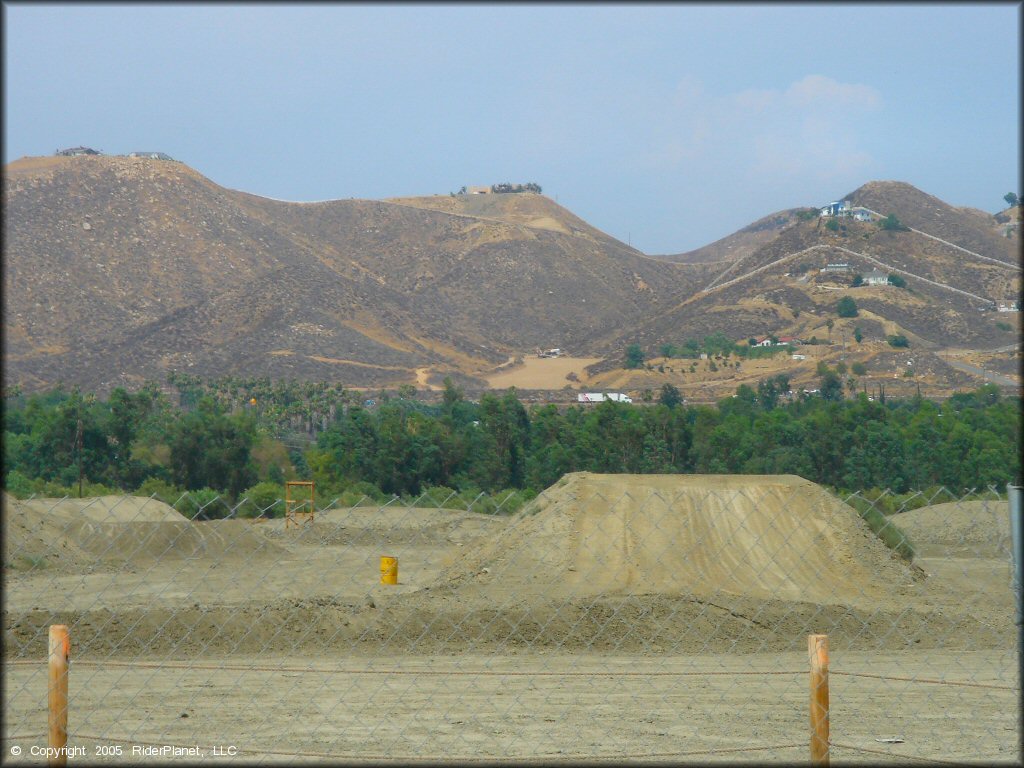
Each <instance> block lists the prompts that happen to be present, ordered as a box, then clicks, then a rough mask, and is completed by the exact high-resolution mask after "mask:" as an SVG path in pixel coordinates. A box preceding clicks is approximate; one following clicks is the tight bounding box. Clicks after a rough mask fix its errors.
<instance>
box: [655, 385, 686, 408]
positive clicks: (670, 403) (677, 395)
mask: <svg viewBox="0 0 1024 768" xmlns="http://www.w3.org/2000/svg"><path fill="white" fill-rule="evenodd" d="M658 402H659V403H661V405H664V406H665V407H666V408H675V407H676V406H677V405H682V403H683V395H682V393H681V392H680V391H679V389H678V388H677V387H674V386H672V385H671V384H662V385H661V392H659V393H658Z"/></svg>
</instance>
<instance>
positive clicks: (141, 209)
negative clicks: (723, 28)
mask: <svg viewBox="0 0 1024 768" xmlns="http://www.w3.org/2000/svg"><path fill="white" fill-rule="evenodd" d="M846 197H847V199H850V200H852V201H853V202H854V203H855V204H858V205H863V206H866V207H868V208H871V209H872V210H875V211H878V212H879V213H881V214H888V213H894V214H896V215H897V216H898V217H899V218H900V219H901V221H903V222H905V223H906V224H908V225H910V226H911V227H913V228H914V230H916V231H901V232H889V231H883V230H881V229H880V227H879V226H878V224H877V223H875V222H863V223H862V222H855V221H853V220H849V219H844V220H843V221H842V223H841V226H840V227H839V228H838V229H837V230H835V231H833V230H830V229H829V228H828V227H826V226H825V223H824V220H822V219H821V218H819V217H816V216H813V217H809V218H808V217H801V216H799V215H798V214H799V213H800V211H799V210H798V209H793V210H790V211H782V212H779V213H777V214H772V215H771V216H768V217H765V218H763V219H761V220H759V221H758V222H755V223H753V224H751V225H750V226H748V227H745V228H744V229H743V230H740V231H739V232H737V233H736V234H735V235H732V236H730V237H728V238H723V239H722V240H720V241H718V242H717V243H712V244H711V245H709V246H706V247H705V248H703V249H698V251H693V252H690V253H689V254H682V255H680V256H679V257H676V258H677V260H679V261H684V262H685V261H692V262H693V263H671V262H670V261H668V260H666V259H655V258H649V257H646V256H644V255H643V254H641V253H639V252H638V251H636V250H635V249H633V248H630V247H628V246H627V245H625V244H623V243H621V242H619V241H617V240H615V239H614V238H612V237H610V236H608V235H607V234H605V233H603V232H601V231H600V230H598V229H596V228H594V227H592V226H590V225H589V224H587V223H586V222H584V221H583V220H581V219H579V218H578V217H577V216H575V215H573V214H572V213H571V212H569V211H567V210H566V209H564V208H562V207H561V206H559V205H557V204H556V203H555V202H554V201H552V200H550V199H549V198H546V197H544V196H543V195H540V194H535V193H507V194H483V195H471V194H461V195H448V196H431V197H420V198H394V199H391V200H381V201H373V200H335V201H328V202H319V203H289V202H283V201H278V200H271V199H268V198H263V197H258V196H255V195H251V194H247V193H244V192H239V191H235V190H229V189H225V188H223V187H220V186H218V185H217V184H214V183H213V182H211V181H210V180H209V179H206V178H205V177H203V176H202V175H201V174H199V173H198V172H196V171H195V170H193V169H191V168H189V167H187V166H185V165H183V164H181V163H177V162H174V161H161V160H150V159H142V158H126V157H106V156H98V157H73V158H64V157H60V158H58V157H46V158H23V159H21V160H18V161H17V162H14V163H11V164H9V165H8V166H6V167H5V169H4V235H5V237H4V295H5V302H4V314H3V319H4V341H5V358H4V362H5V366H4V374H5V376H4V381H5V383H6V384H20V385H22V386H23V387H24V388H26V389H28V390H36V389H42V388H45V387H49V386H53V385H54V384H56V383H58V382H61V381H63V382H65V383H69V384H70V383H75V384H79V385H81V386H83V387H85V388H87V389H92V390H95V391H97V392H100V393H103V392H105V391H107V390H109V389H110V388H111V387H113V386H117V385H127V386H135V385H138V384H140V383H141V382H142V381H144V380H145V379H155V380H158V381H160V380H163V379H164V378H165V377H166V375H167V374H168V373H169V372H171V371H178V372H188V373H192V374H198V375H201V376H203V377H215V376H224V375H238V376H269V377H271V378H286V377H288V378H296V379H316V380H327V381H337V382H341V383H344V384H345V385H347V386H350V387H374V388H376V387H381V386H395V385H398V384H402V383H412V384H417V385H418V386H422V385H423V384H424V383H430V384H434V385H436V384H439V383H440V381H441V379H442V378H443V377H444V376H445V375H453V376H455V377H456V378H457V379H458V380H460V381H462V382H464V383H468V384H475V385H477V386H484V376H485V375H486V374H487V372H488V371H492V370H493V369H494V368H495V367H496V366H498V365H500V364H503V363H506V362H508V361H510V360H512V359H514V358H516V357H518V356H521V355H523V354H527V353H531V352H533V351H535V350H536V349H538V348H550V347H561V348H563V349H566V350H568V351H569V352H570V354H572V355H574V356H578V357H580V358H586V357H600V356H604V357H605V358H606V360H605V362H604V363H600V364H598V368H597V369H593V370H600V369H602V366H603V368H604V369H608V368H611V367H617V366H619V365H621V359H622V353H623V350H624V349H625V347H626V346H627V345H628V344H630V343H632V342H639V343H641V344H642V345H643V346H644V347H645V349H646V351H647V352H648V353H649V354H653V353H654V352H656V351H657V349H658V347H659V346H660V345H662V344H664V343H675V344H682V343H683V342H684V341H685V340H686V339H689V338H697V339H700V338H702V337H703V336H705V335H708V334H710V333H714V332H722V333H725V334H727V335H728V336H730V337H732V338H735V339H745V338H748V337H750V336H760V335H763V334H769V333H775V334H777V335H783V334H791V335H795V336H809V335H812V334H814V333H817V334H818V335H819V337H820V336H822V335H823V331H822V329H823V327H824V324H825V322H826V320H827V319H829V318H834V317H835V314H836V304H837V302H838V301H839V299H840V298H841V297H842V296H843V295H846V294H849V295H851V296H853V297H855V299H856V301H857V303H858V305H859V306H860V308H861V315H860V317H859V318H858V324H859V325H860V326H861V328H862V330H863V331H864V333H865V334H867V335H868V336H871V337H873V338H876V339H884V337H885V336H886V335H887V334H894V333H900V334H904V335H906V336H908V338H910V339H911V340H912V342H913V344H914V345H915V346H921V345H923V346H925V347H930V348H941V347H959V348H967V349H979V348H981V349H984V348H995V347H1006V346H1009V345H1012V344H1013V343H1015V342H1017V341H1018V338H1017V333H1016V331H1015V330H1014V327H1015V325H1016V323H1015V322H1013V321H1014V320H1015V319H1016V316H1013V317H1009V318H1008V317H1006V316H1004V315H1001V314H997V313H995V312H987V311H984V312H980V311H979V309H986V308H989V307H991V306H993V305H994V302H996V301H999V300H1004V299H1009V298H1012V297H1015V296H1016V295H1017V294H1018V293H1019V291H1020V268H1019V260H1018V256H1019V254H1018V253H1017V249H1018V248H1019V239H1016V238H1014V237H1012V236H1011V237H1007V236H1005V235H1006V226H1005V224H1006V222H1001V221H999V220H997V218H996V217H992V216H989V215H988V214H985V213H983V212H980V211H974V210H971V209H960V208H953V207H951V206H948V205H946V204H945V203H943V202H942V201H940V200H937V199H936V198H934V197H931V196H930V195H926V194H924V193H922V192H920V191H918V190H916V189H914V188H913V187H911V186H910V185H907V184H901V183H896V182H872V183H870V184H867V185H865V186H864V187H861V188H860V189H858V190H856V191H855V192H852V193H850V195H847V196H846ZM711 259H725V260H724V261H713V260H711ZM836 261H843V262H848V263H849V264H850V265H851V270H852V272H861V273H866V272H868V271H870V270H871V269H876V268H877V269H881V270H883V271H885V272H893V273H896V274H900V275H901V276H904V277H905V278H906V280H907V288H906V289H895V288H890V287H862V288H856V289H852V288H850V287H849V281H850V279H851V277H852V272H851V274H845V275H828V274H826V273H823V272H820V270H821V268H822V267H824V266H825V265H826V264H827V263H830V262H836ZM1008 320H1009V322H1007V321H1008ZM839 330H840V331H844V330H845V331H851V332H852V328H851V329H844V328H842V327H840V329H839ZM948 373H949V374H950V375H953V374H952V369H950V370H949V371H948ZM956 375H958V376H960V377H962V376H963V374H962V373H958V374H956ZM581 386H583V384H582V383H581ZM527 388H529V387H527Z"/></svg>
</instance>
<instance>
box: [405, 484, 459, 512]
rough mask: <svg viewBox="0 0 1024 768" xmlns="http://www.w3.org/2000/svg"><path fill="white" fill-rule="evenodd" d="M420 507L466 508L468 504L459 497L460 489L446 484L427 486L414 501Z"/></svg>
mask: <svg viewBox="0 0 1024 768" xmlns="http://www.w3.org/2000/svg"><path fill="white" fill-rule="evenodd" d="M413 503H414V504H415V505H416V506H418V507H440V508H442V509H465V508H466V505H465V504H464V503H463V502H462V500H461V499H459V493H458V491H456V490H454V489H453V488H448V487H447V486H444V485H437V486H434V487H433V488H427V489H426V490H425V491H423V493H422V494H421V495H420V497H419V498H418V499H416V500H415V501H414V502H413Z"/></svg>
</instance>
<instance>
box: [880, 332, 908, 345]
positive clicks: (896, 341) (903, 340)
mask: <svg viewBox="0 0 1024 768" xmlns="http://www.w3.org/2000/svg"><path fill="white" fill-rule="evenodd" d="M886 341H888V342H889V346H890V347H909V346H910V342H909V341H907V337H906V336H904V335H902V334H896V335H895V336H888V337H886Z"/></svg>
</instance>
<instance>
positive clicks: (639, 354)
mask: <svg viewBox="0 0 1024 768" xmlns="http://www.w3.org/2000/svg"><path fill="white" fill-rule="evenodd" d="M643 365H644V351H643V349H642V348H641V346H640V345H639V344H630V345H629V346H628V347H627V348H626V359H625V360H624V361H623V363H622V367H623V368H642V367H643Z"/></svg>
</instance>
